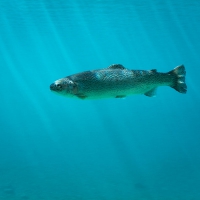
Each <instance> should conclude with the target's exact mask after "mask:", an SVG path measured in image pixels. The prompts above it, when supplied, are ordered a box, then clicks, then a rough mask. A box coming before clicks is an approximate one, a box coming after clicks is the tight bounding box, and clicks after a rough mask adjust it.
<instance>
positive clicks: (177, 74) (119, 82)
mask: <svg viewBox="0 0 200 200" xmlns="http://www.w3.org/2000/svg"><path fill="white" fill-rule="evenodd" d="M185 74H186V72H185V67H184V66H183V65H181V66H178V67H176V68H174V69H173V70H171V71H169V72H168V73H159V72H157V71H156V70H155V69H153V70H129V69H126V68H125V67H123V66H122V65H120V64H114V65H111V66H109V67H108V68H105V69H100V70H92V71H86V72H82V73H78V74H74V75H71V76H67V77H65V78H62V79H59V80H57V81H55V82H54V83H52V84H51V85H50V90H51V91H54V92H56V93H58V94H61V95H64V96H66V97H76V98H80V99H101V98H123V97H126V96H129V95H133V94H145V95H146V96H149V97H152V96H155V93H156V88H157V87H159V86H170V87H172V88H174V89H175V90H177V91H178V92H180V93H186V92H187V86H186V83H185Z"/></svg>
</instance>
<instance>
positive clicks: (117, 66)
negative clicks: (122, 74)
mask: <svg viewBox="0 0 200 200" xmlns="http://www.w3.org/2000/svg"><path fill="white" fill-rule="evenodd" d="M108 68H109V69H126V68H125V67H124V66H123V65H121V64H113V65H110V66H109V67H108Z"/></svg>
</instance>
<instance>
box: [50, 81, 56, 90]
mask: <svg viewBox="0 0 200 200" xmlns="http://www.w3.org/2000/svg"><path fill="white" fill-rule="evenodd" d="M50 90H51V91H56V84H55V83H52V84H51V85H50Z"/></svg>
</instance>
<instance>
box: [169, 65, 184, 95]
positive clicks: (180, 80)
mask: <svg viewBox="0 0 200 200" xmlns="http://www.w3.org/2000/svg"><path fill="white" fill-rule="evenodd" d="M168 74H170V75H173V83H172V85H171V87H172V88H174V89H175V90H176V91H178V92H180V93H184V94H185V93H186V92H187V85H186V83H185V75H186V71H185V67H184V65H180V66H178V67H176V68H174V69H173V70H171V71H170V72H168Z"/></svg>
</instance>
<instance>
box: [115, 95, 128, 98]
mask: <svg viewBox="0 0 200 200" xmlns="http://www.w3.org/2000/svg"><path fill="white" fill-rule="evenodd" d="M125 97H126V95H117V96H116V97H115V98H125Z"/></svg>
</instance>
